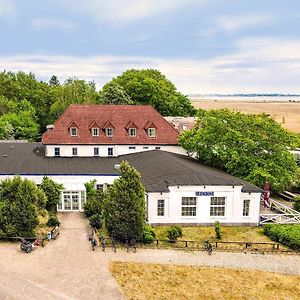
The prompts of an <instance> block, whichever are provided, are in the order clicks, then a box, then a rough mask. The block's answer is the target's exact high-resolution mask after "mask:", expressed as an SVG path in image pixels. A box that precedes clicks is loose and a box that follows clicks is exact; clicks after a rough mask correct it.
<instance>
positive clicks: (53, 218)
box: [47, 215, 60, 227]
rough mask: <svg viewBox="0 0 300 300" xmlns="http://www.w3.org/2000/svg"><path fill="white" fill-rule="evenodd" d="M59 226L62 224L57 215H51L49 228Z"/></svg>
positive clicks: (48, 223)
mask: <svg viewBox="0 0 300 300" xmlns="http://www.w3.org/2000/svg"><path fill="white" fill-rule="evenodd" d="M59 224H60V222H59V220H58V218H57V216H56V215H51V216H50V217H49V219H48V222H47V225H48V226H53V227H54V226H59Z"/></svg>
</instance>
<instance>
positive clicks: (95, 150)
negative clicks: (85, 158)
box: [93, 147, 100, 156]
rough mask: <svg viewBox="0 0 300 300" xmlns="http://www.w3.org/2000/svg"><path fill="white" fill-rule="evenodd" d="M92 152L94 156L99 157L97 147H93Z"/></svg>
mask: <svg viewBox="0 0 300 300" xmlns="http://www.w3.org/2000/svg"><path fill="white" fill-rule="evenodd" d="M93 149H94V150H93V151H94V156H100V149H99V147H94V148H93ZM96 152H97V154H96Z"/></svg>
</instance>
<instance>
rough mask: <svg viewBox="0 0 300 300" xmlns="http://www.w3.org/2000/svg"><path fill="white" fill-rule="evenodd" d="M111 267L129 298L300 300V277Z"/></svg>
mask: <svg viewBox="0 0 300 300" xmlns="http://www.w3.org/2000/svg"><path fill="white" fill-rule="evenodd" d="M109 267H110V271H111V272H112V274H113V276H114V277H115V278H116V280H117V282H118V283H119V285H120V286H121V288H122V290H123V291H124V293H125V295H126V296H127V298H128V299H139V300H142V299H147V300H151V299H176V300H177V299H264V300H265V299H300V276H293V275H284V274H278V273H270V272H262V271H250V270H249V271H248V270H234V269H226V268H215V267H191V266H172V265H157V264H143V263H126V262H112V263H110V266H109Z"/></svg>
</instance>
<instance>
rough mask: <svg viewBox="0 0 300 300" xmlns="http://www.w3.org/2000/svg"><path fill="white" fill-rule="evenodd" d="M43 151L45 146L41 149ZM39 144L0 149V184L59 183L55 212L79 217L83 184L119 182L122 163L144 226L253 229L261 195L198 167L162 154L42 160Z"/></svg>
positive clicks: (8, 145) (222, 174)
mask: <svg viewBox="0 0 300 300" xmlns="http://www.w3.org/2000/svg"><path fill="white" fill-rule="evenodd" d="M46 147H47V146H46ZM46 147H45V146H44V145H42V144H38V143H37V144H34V143H0V180H3V179H5V178H10V177H13V176H15V175H20V176H22V177H26V178H28V179H31V180H33V181H34V182H35V183H36V184H40V183H41V181H42V179H43V176H49V177H51V178H52V179H53V180H54V181H56V182H59V183H62V184H63V186H64V188H65V190H64V191H63V192H62V195H61V202H60V204H59V206H58V209H59V210H60V211H81V210H82V209H83V205H84V202H85V200H86V195H85V186H84V183H86V182H89V181H91V180H93V179H95V180H96V187H97V188H99V189H101V188H103V187H104V188H105V186H106V185H108V184H112V183H113V182H114V180H115V179H116V178H118V177H119V173H118V170H117V169H116V168H115V166H116V165H118V164H120V163H121V162H122V161H124V160H126V161H128V162H129V164H130V165H132V166H133V167H135V168H136V169H137V170H138V171H139V172H140V173H141V176H142V182H143V185H144V187H145V191H146V193H145V199H146V205H147V207H146V208H147V221H148V223H150V224H183V225H195V224H199V225H200V224H201V225H204V224H211V223H214V222H215V221H216V220H218V221H220V222H221V223H223V224H228V225H233V224H235V225H238V224H240V225H243V224H244V225H257V224H258V222H259V202H260V195H261V189H259V188H258V187H256V186H254V185H252V184H250V183H248V182H245V181H243V180H241V179H238V178H236V177H233V176H231V175H229V174H227V173H225V172H222V171H220V170H217V169H214V168H211V167H208V166H205V165H203V164H201V163H199V161H197V160H195V159H193V158H190V157H187V156H185V155H179V154H175V153H170V152H165V151H159V150H154V151H148V152H139V153H133V154H127V155H121V156H118V157H47V156H45V154H44V152H45V148H46Z"/></svg>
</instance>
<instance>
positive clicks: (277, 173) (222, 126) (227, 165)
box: [179, 109, 297, 192]
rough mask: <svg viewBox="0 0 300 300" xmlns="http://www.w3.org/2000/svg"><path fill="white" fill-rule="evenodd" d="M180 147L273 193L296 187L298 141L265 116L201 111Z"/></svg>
mask: <svg viewBox="0 0 300 300" xmlns="http://www.w3.org/2000/svg"><path fill="white" fill-rule="evenodd" d="M179 140H180V144H181V146H182V147H183V148H185V149H186V150H187V151H188V153H189V154H193V155H195V156H196V157H197V158H198V159H199V160H201V161H202V162H203V163H205V164H208V165H211V166H213V167H217V168H220V169H223V170H225V171H227V172H228V173H230V174H232V175H235V176H237V177H240V178H243V179H245V180H247V181H250V182H252V183H253V184H256V185H258V186H260V187H262V186H263V185H264V182H265V181H268V182H270V183H271V187H272V190H274V191H278V192H280V191H282V190H284V189H286V188H288V187H289V186H291V185H292V183H293V181H294V177H295V174H296V172H297V165H296V161H295V157H294V156H293V155H292V154H291V153H290V152H289V149H292V148H293V147H294V146H295V143H296V138H295V136H294V135H293V134H291V133H289V132H288V131H286V130H285V129H283V128H282V127H281V125H280V124H279V123H277V122H276V121H275V120H274V119H272V118H270V117H268V116H267V115H265V114H262V115H250V114H242V113H240V112H237V111H230V110H226V109H222V110H215V111H208V112H204V111H199V118H198V121H197V124H196V125H195V127H194V128H193V129H192V130H188V131H186V132H184V133H183V134H182V135H181V136H180V138H179Z"/></svg>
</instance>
